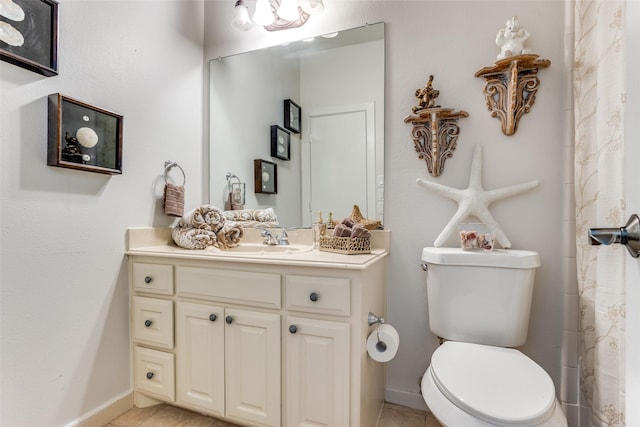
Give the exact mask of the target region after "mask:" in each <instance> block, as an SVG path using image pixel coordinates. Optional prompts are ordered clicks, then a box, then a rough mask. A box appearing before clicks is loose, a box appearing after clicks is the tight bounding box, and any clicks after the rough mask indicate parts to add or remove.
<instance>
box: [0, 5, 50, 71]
mask: <svg viewBox="0 0 640 427" xmlns="http://www.w3.org/2000/svg"><path fill="white" fill-rule="evenodd" d="M0 9H1V10H2V13H0V59H2V60H3V61H6V62H9V63H11V64H13V65H17V66H18V67H22V68H25V69H27V70H30V71H33V72H36V73H38V74H42V75H43V76H47V77H49V76H55V75H57V74H58V2H57V1H55V0H1V1H0Z"/></svg>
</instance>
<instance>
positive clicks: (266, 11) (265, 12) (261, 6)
mask: <svg viewBox="0 0 640 427" xmlns="http://www.w3.org/2000/svg"><path fill="white" fill-rule="evenodd" d="M275 20H276V17H275V15H274V14H273V11H272V10H271V3H269V0H258V2H257V3H256V11H255V13H254V14H253V22H255V23H256V24H258V25H262V26H263V27H264V26H267V25H271V24H273V23H274V21H275Z"/></svg>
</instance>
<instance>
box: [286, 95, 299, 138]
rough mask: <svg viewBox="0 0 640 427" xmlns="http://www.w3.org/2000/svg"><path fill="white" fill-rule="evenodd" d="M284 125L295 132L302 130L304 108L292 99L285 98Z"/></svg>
mask: <svg viewBox="0 0 640 427" xmlns="http://www.w3.org/2000/svg"><path fill="white" fill-rule="evenodd" d="M283 116H284V127H285V128H287V129H288V130H290V131H291V132H293V133H300V132H302V108H300V106H299V105H298V104H296V103H295V102H293V101H292V100H290V99H285V100H284V111H283Z"/></svg>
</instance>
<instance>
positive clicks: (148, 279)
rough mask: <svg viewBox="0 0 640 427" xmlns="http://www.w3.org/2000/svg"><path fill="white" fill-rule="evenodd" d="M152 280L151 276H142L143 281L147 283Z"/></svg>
mask: <svg viewBox="0 0 640 427" xmlns="http://www.w3.org/2000/svg"><path fill="white" fill-rule="evenodd" d="M152 281H153V278H152V277H151V276H145V277H144V283H146V284H147V285H148V284H149V283H151V282H152Z"/></svg>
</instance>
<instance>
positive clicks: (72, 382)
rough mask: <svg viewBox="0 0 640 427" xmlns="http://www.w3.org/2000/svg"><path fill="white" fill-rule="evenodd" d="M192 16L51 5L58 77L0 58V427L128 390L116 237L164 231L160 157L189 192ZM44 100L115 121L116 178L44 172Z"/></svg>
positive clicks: (198, 58)
mask: <svg viewBox="0 0 640 427" xmlns="http://www.w3.org/2000/svg"><path fill="white" fill-rule="evenodd" d="M202 10H203V3H202V2H194V1H184V0H180V1H157V2H156V1H154V2H149V1H71V0H61V1H60V62H59V63H60V75H59V76H57V77H50V78H44V77H41V76H39V75H37V74H35V73H32V72H30V71H26V70H24V69H22V68H18V67H16V66H13V65H10V64H7V63H5V62H0V107H1V111H2V113H1V115H0V120H1V121H0V123H1V125H0V141H1V143H0V144H1V145H0V147H1V148H0V150H1V151H0V162H1V165H0V180H1V182H0V184H1V192H0V203H1V208H0V215H1V222H0V224H1V226H0V227H1V237H0V238H1V242H0V248H1V262H2V271H1V282H0V283H1V285H0V286H1V287H2V288H1V294H0V304H1V306H0V313H1V317H0V318H1V330H0V333H1V337H2V341H1V342H2V348H1V372H0V377H1V378H2V382H1V387H2V395H1V399H2V400H1V407H0V414H1V415H0V424H1V425H3V426H7V427H8V426H20V427H40V426H61V425H66V424H68V423H71V422H73V421H74V420H76V419H78V418H82V417H85V416H86V415H87V414H88V413H90V412H91V411H94V410H95V409H96V408H99V407H101V406H103V405H106V404H108V403H110V402H111V401H113V400H115V399H117V398H118V397H119V396H122V395H123V394H126V393H128V392H129V391H130V389H131V385H130V383H129V329H128V319H129V305H128V288H127V286H128V285H127V277H126V265H125V256H124V250H125V244H124V243H125V230H126V229H127V227H131V226H152V225H158V226H166V225H169V224H171V222H172V221H171V219H169V218H168V217H165V216H164V215H163V214H162V212H161V207H160V205H159V204H158V198H159V197H160V195H161V194H162V185H163V183H162V182H161V181H160V180H161V174H162V171H163V167H164V161H165V160H168V159H171V160H174V161H177V162H178V163H180V164H181V165H182V167H183V168H184V170H185V172H186V174H187V205H194V204H197V203H200V202H201V200H202V198H203V191H202V179H201V177H202V168H203V164H204V163H205V160H204V158H203V153H202V150H203V119H202V103H203V62H202V31H203V29H202ZM56 92H60V93H62V94H64V95H67V96H70V97H72V98H76V99H79V100H81V101H84V102H86V103H89V104H92V105H96V106H98V107H102V108H105V109H107V110H111V111H115V112H118V113H120V114H123V115H124V141H123V144H124V147H123V148H124V154H123V174H122V175H120V176H112V177H109V176H107V175H101V174H96V173H89V172H80V171H75V170H70V169H61V168H54V167H49V166H47V165H46V152H47V102H46V98H47V96H48V95H49V94H51V93H56ZM172 175H173V174H172Z"/></svg>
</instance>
